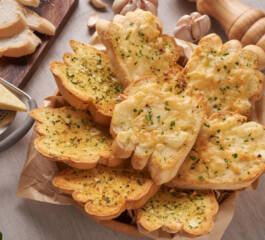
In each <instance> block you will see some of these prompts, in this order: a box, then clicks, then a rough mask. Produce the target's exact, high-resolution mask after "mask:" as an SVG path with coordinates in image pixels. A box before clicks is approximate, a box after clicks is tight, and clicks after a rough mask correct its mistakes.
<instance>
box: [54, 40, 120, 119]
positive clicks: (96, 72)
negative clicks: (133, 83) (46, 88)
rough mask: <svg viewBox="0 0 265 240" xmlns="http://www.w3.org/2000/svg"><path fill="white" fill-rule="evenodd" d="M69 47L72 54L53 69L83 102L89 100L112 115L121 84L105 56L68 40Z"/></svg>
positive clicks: (91, 48) (117, 100)
mask: <svg viewBox="0 0 265 240" xmlns="http://www.w3.org/2000/svg"><path fill="white" fill-rule="evenodd" d="M71 46H72V48H73V50H74V51H75V54H65V56H64V61H65V63H64V64H60V65H56V67H55V68H52V71H53V72H54V73H55V74H56V75H58V76H59V77H60V78H61V79H62V81H63V84H64V86H65V87H66V89H67V90H68V91H70V92H71V93H73V94H74V95H75V96H77V97H78V98H81V99H82V100H83V101H84V102H86V101H91V100H92V102H93V103H94V104H95V105H96V106H97V107H98V108H100V109H101V110H102V111H104V112H105V113H108V114H112V111H113V108H114V106H115V104H117V103H118V102H120V100H119V99H120V98H119V95H120V94H121V93H122V91H123V87H122V86H121V85H120V84H119V83H118V82H117V81H116V78H115V75H114V73H113V70H112V67H111V64H110V62H109V58H108V56H107V55H106V54H104V53H103V52H102V51H99V50H97V49H95V48H93V47H90V46H87V45H85V44H82V43H79V42H75V41H71Z"/></svg>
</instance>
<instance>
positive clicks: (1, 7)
mask: <svg viewBox="0 0 265 240" xmlns="http://www.w3.org/2000/svg"><path fill="white" fill-rule="evenodd" d="M0 16H1V17H0V38H8V37H11V36H13V35H16V34H18V33H20V32H21V31H23V30H24V29H25V28H27V23H26V21H25V18H24V17H23V14H22V13H21V11H20V6H19V4H18V3H17V2H16V1H15V0H2V1H0Z"/></svg>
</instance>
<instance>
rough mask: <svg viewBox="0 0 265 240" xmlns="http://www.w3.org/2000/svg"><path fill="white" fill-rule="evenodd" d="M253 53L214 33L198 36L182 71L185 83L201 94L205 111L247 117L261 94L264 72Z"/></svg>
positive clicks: (238, 43)
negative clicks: (223, 111)
mask: <svg viewBox="0 0 265 240" xmlns="http://www.w3.org/2000/svg"><path fill="white" fill-rule="evenodd" d="M257 63H258V62H257V56H256V55H255V53H253V52H251V51H249V50H246V49H242V48H241V43H240V42H239V41H237V40H232V41H229V42H227V43H225V44H222V40H221V38H220V37H219V36H217V35H216V34H210V35H208V36H206V37H204V38H202V39H201V41H200V42H199V44H198V47H197V48H196V49H195V50H194V52H193V54H192V57H191V59H190V60H189V61H188V63H187V65H186V67H185V70H184V79H185V81H186V82H187V84H188V85H189V86H191V87H193V88H195V89H197V90H199V91H201V92H203V93H204V94H205V96H206V97H207V99H208V102H209V104H208V106H209V112H210V114H211V113H214V112H216V111H220V110H225V111H233V112H237V113H240V114H242V115H246V116H249V115H250V113H251V107H252V104H253V103H254V102H255V101H257V100H258V99H259V98H260V97H261V96H262V92H263V91H262V89H263V81H264V75H263V74H262V73H261V72H259V71H258V69H257Z"/></svg>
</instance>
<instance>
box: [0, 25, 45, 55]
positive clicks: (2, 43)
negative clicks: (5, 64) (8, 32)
mask: <svg viewBox="0 0 265 240" xmlns="http://www.w3.org/2000/svg"><path fill="white" fill-rule="evenodd" d="M40 43H41V40H40V39H39V38H38V37H37V36H36V35H35V34H34V33H33V32H32V31H30V30H29V29H25V30H24V31H22V32H20V33H18V34H17V35H14V36H12V37H10V38H1V39H0V57H2V56H6V57H21V56H25V55H29V54H32V53H33V52H35V50H36V48H37V47H38V45H39V44H40Z"/></svg>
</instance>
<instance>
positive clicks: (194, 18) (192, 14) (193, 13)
mask: <svg viewBox="0 0 265 240" xmlns="http://www.w3.org/2000/svg"><path fill="white" fill-rule="evenodd" d="M190 16H191V20H192V21H195V20H196V19H197V18H199V17H200V16H201V14H200V13H199V12H192V13H191V14H190Z"/></svg>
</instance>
